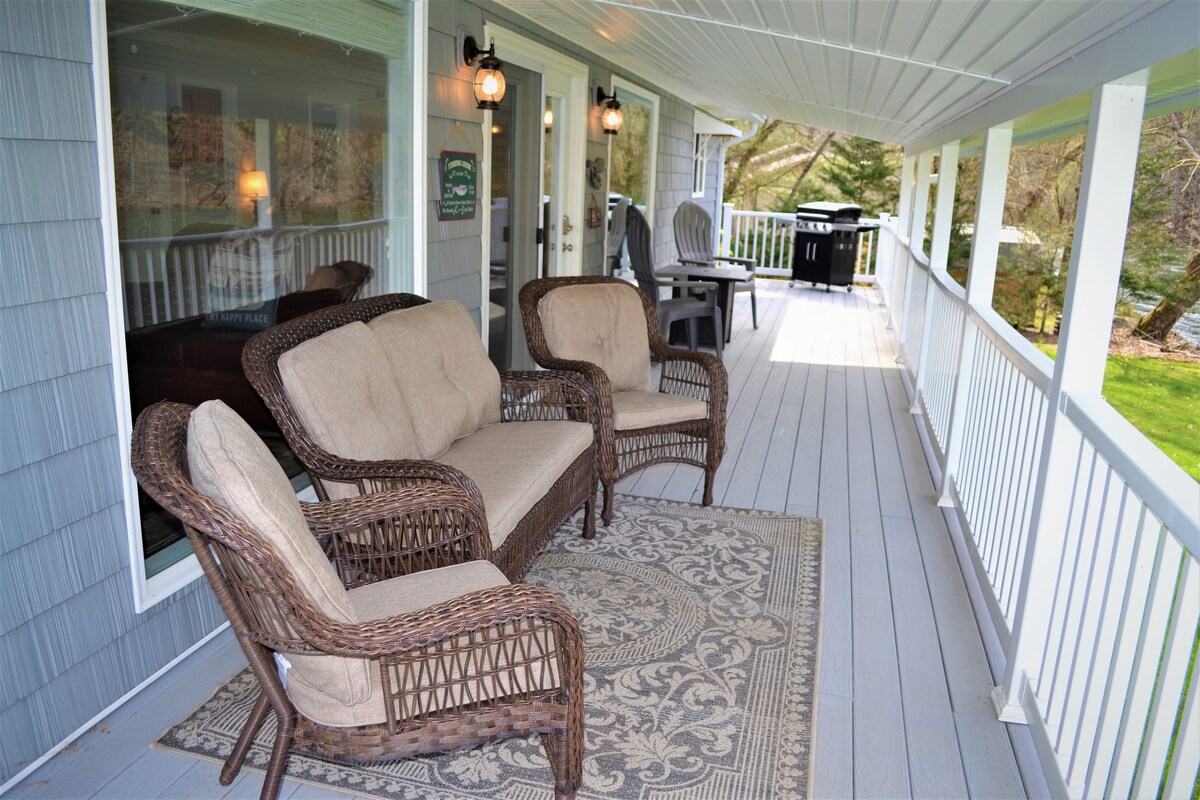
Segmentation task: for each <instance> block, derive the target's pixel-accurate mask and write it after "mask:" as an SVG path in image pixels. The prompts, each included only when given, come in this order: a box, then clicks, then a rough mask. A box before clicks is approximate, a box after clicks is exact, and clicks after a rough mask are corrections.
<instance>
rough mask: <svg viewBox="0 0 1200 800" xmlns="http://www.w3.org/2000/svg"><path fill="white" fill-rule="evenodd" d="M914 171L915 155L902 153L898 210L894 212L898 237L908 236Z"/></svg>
mask: <svg viewBox="0 0 1200 800" xmlns="http://www.w3.org/2000/svg"><path fill="white" fill-rule="evenodd" d="M916 169H917V157H916V155H915V154H912V153H909V152H908V151H907V150H906V151H904V161H903V162H902V163H901V164H900V208H899V210H898V211H897V212H896V216H897V218H899V220H900V225H899V227H897V228H896V232H897V233H898V234H899V235H900V236H907V235H908V227H909V225H910V224H911V217H910V216H909V214H910V213H911V211H912V192H913V183H914V182H915V173H916Z"/></svg>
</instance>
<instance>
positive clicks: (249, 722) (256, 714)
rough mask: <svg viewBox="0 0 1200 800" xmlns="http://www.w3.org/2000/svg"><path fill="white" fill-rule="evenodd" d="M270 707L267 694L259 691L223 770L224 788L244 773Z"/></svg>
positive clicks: (222, 782)
mask: <svg viewBox="0 0 1200 800" xmlns="http://www.w3.org/2000/svg"><path fill="white" fill-rule="evenodd" d="M270 707H271V699H270V698H269V697H267V693H266V692H263V691H259V693H258V699H257V700H255V701H254V708H253V709H252V710H251V711H250V716H249V718H247V719H246V724H245V725H243V726H242V732H241V733H240V734H238V740H237V742H236V743H235V744H234V745H233V752H231V753H230V754H229V758H227V759H225V766H223V767H222V768H221V777H220V778H219V780H220V782H221V785H222V786H228V785H229V784H231V783H233V779H234V778H236V777H237V776H238V773H239V772H241V771H242V764H243V763H245V761H246V754H247V753H249V752H250V746H251V745H253V744H254V737H255V736H257V735H258V731H259V729H260V728H262V724H263V720H265V719H266V718H267V711H268V710H269V709H270Z"/></svg>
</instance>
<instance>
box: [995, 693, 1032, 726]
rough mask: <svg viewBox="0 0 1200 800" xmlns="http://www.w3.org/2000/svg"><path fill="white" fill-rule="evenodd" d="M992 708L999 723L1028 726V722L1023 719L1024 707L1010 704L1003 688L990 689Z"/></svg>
mask: <svg viewBox="0 0 1200 800" xmlns="http://www.w3.org/2000/svg"><path fill="white" fill-rule="evenodd" d="M992 707H993V708H994V709H996V718H997V719H999V720H1000V721H1001V722H1012V723H1015V724H1017V725H1028V724H1029V720H1028V719H1026V718H1025V707H1024V706H1023V705H1021V704H1020V703H1010V702H1009V701H1008V693H1007V692H1005V691H1004V687H1003V686H993V687H992Z"/></svg>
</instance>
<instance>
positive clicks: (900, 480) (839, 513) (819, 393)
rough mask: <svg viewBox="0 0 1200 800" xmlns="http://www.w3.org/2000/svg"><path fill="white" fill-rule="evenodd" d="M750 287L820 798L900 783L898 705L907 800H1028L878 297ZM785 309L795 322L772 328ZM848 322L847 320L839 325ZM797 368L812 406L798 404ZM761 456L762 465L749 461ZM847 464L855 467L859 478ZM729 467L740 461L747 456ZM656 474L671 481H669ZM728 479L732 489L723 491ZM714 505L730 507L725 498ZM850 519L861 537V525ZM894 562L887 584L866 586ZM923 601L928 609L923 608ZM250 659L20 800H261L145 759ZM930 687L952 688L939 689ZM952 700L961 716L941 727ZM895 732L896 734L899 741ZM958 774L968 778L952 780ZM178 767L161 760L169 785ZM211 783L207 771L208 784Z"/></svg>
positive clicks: (738, 365)
mask: <svg viewBox="0 0 1200 800" xmlns="http://www.w3.org/2000/svg"><path fill="white" fill-rule="evenodd" d="M758 294H759V302H760V306H759V311H760V317H759V318H760V328H759V330H757V331H755V330H754V329H753V328H752V327H751V326H750V323H749V318H750V309H749V304H748V303H745V302H739V303H738V304H737V305H736V306H735V309H734V341H733V343H732V344H731V346H730V348H729V349H728V350H727V351H726V357H725V363H726V365H727V367H728V368H729V372H730V386H731V392H730V401H731V405H730V415H731V417H732V416H733V415H734V414H738V415H739V417H738V418H739V419H741V420H743V421H744V420H746V419H748V418H747V417H745V416H743V415H744V414H746V413H748V412H746V411H745V410H744V409H745V408H749V409H751V410H753V409H761V410H762V411H763V412H764V413H768V414H773V415H774V416H775V423H774V425H775V430H776V431H778V430H780V429H781V426H790V425H792V424H794V422H793V421H794V420H795V419H796V417H795V415H796V414H797V413H798V414H799V416H798V432H797V434H796V437H795V449H796V452H795V453H793V454H790V467H789V468H788V470H789V475H788V482H787V483H786V484H785V485H782V486H781V485H780V483H779V482H777V481H774V480H769V476H768V466H770V468H771V470H774V468H775V465H776V464H778V463H780V461H781V460H783V461H786V460H787V459H781V458H780V456H781V453H780V452H779V450H785V449H786V448H784V447H774V448H773V447H772V446H767V447H766V448H764V449H762V450H759V449H758V448H757V447H756V446H755V445H752V444H751V445H747V446H745V447H739V448H738V449H737V453H736V456H735V457H736V458H738V459H740V464H741V467H746V468H747V469H750V470H754V469H757V470H758V471H759V472H760V473H762V475H763V480H762V483H761V485H760V487H759V491H758V495H757V496H756V498H755V504H756V505H757V506H759V507H766V505H764V504H760V502H759V498H761V499H762V500H763V501H766V502H767V503H769V505H770V506H772V507H774V506H776V505H777V504H778V502H780V500H782V502H783V503H784V510H786V511H787V512H789V513H795V514H805V515H815V516H819V517H822V518H823V519H824V520H825V524H826V542H825V548H826V549H825V565H824V566H825V593H824V598H823V603H824V618H823V638H822V651H821V664H820V676H819V682H818V691H819V693H820V696H819V699H818V708H817V727H816V732H815V736H816V740H815V742H814V747H815V768H814V778H813V781H814V785H813V788H814V795H815V796H816V797H820V798H826V797H829V798H833V797H838V798H840V797H849V796H860V797H865V796H871V795H878V794H880V793H882V790H881V789H879V788H878V787H879V786H881V785H896V781H895V776H894V775H892V774H891V772H892V771H893V768H892V765H891V762H892V761H894V759H892V760H890V761H889V762H888V764H887V766H884V765H883V764H881V763H880V761H879V756H878V754H877V753H876V752H872V751H871V750H870V749H869V746H870V745H869V742H870V737H871V736H872V735H873V734H871V732H870V728H872V727H875V728H880V727H885V726H887V727H895V726H896V725H897V723H895V722H894V709H895V707H896V706H897V704H898V705H899V706H900V707H901V708H902V710H903V720H902V721H901V722H900V723H899V726H900V727H899V730H901V731H903V730H907V731H908V732H909V735H907V736H906V737H904V742H905V748H906V750H905V752H904V759H905V761H906V763H907V770H908V774H909V779H910V781H911V786H910V787H905V788H904V792H903V793H904V794H907V793H908V792H909V790H910V789H911V793H912V796H915V797H935V796H941V797H947V796H954V797H959V796H963V795H964V790H963V784H964V783H965V787H966V789H965V794H966V795H967V796H970V797H1012V796H1021V794H1022V792H1023V789H1022V786H1021V783H1020V775H1019V773H1018V771H1017V768H1016V763H1015V759H1014V757H1013V754H1012V743H1011V742H1010V741H1009V737H1008V735H1007V733H1006V729H1005V726H1004V725H1002V724H1001V723H999V722H997V721H996V719H995V714H994V712H993V711H992V710H991V704H990V700H989V698H988V696H987V692H988V690H990V687H991V684H992V680H993V677H992V675H991V673H990V671H989V669H988V665H987V661H986V658H985V655H984V651H983V646H982V640H981V637H980V634H979V631H978V628H977V627H976V622H975V618H974V615H973V614H972V613H971V609H970V606H969V605H968V603H969V600H968V597H967V594H966V590H965V586H964V584H963V577H962V574H961V572H960V571H959V566H958V562H957V559H956V557H955V553H954V550H953V546H952V543H951V541H950V539H949V532H948V530H947V527H946V521H945V518H944V517H943V514H942V512H941V511H940V510H939V509H938V508H937V507H936V506H935V505H934V503H933V490H934V487H933V483H932V480H931V478H930V474H929V469H928V466H927V465H926V463H925V460H924V454H923V451H922V449H921V445H920V441H919V439H918V438H917V430H916V425H915V420H914V418H913V417H912V415H911V414H909V413H908V410H907V409H908V401H907V398H906V396H905V393H904V389H903V386H902V384H901V382H900V379H899V373H898V372H897V370H896V368H895V365H894V360H893V359H894V350H893V348H892V345H891V342H890V340H889V339H888V334H887V332H886V331H885V330H884V326H883V317H882V314H881V313H880V311H879V309H880V306H879V305H878V300H877V296H876V295H875V294H874V292H873V291H870V290H868V291H865V292H864V291H860V290H859V289H857V288H856V290H855V292H854V293H853V294H849V295H848V294H846V293H844V292H834V293H831V294H828V295H827V294H825V293H824V292H813V291H811V290H809V289H808V288H807V287H803V288H801V287H797V288H795V289H792V290H790V291H789V290H788V289H787V284H786V282H777V281H760V282H759V288H758ZM784 315H787V316H788V319H789V320H791V322H790V323H788V322H783V321H782V320H781V319H780V317H783V316H784ZM850 320H853V324H847V323H848V322H849V321H850ZM797 330H801V331H811V333H812V338H811V340H810V341H800V342H797V341H794V340H793V341H789V338H790V337H795V336H796V331H797ZM802 335H803V334H801V336H802ZM850 340H853V341H850ZM772 357H775V358H777V359H779V360H778V361H775V362H772V363H770V364H769V365H768V364H760V363H757V362H759V361H762V362H770V361H771V358H772ZM789 358H790V359H791V361H788V360H787V359H789ZM764 366H767V367H768V369H772V370H774V369H778V370H785V374H786V379H785V381H784V384H783V387H784V388H783V390H782V392H779V391H777V390H775V389H772V386H773V384H772V380H773V379H769V377H768V374H767V373H764V372H761V370H762V369H763V367H764ZM756 372H757V373H758V374H759V377H758V378H755V373H756ZM802 376H803V393H802V396H801V397H796V396H793V395H792V390H793V388H794V387H795V386H797V385H798V382H799V381H801V379H802ZM752 379H753V382H752ZM771 391H774V392H775V398H776V402H777V403H778V404H779V407H778V408H777V409H768V408H767V406H768V405H769V404H768V403H767V402H766V401H765V399H764V395H765V394H766V393H767V392H771ZM797 405H798V406H799V409H798V412H797V409H796V408H794V407H795V406H797ZM751 416H753V414H752V415H751ZM745 430H746V431H747V434H746V436H745V437H744V438H749V437H750V436H751V435H753V431H751V430H750V427H749V426H747V427H746V428H745ZM788 435H790V434H788ZM773 444H774V442H772V445H773ZM773 450H774V452H773ZM756 454H757V457H758V458H759V459H760V460H761V463H759V464H758V465H757V466H747V465H748V464H750V463H751V461H752V460H753V458H754V457H755V455H756ZM868 459H870V464H869V465H867V464H865V462H866V460H868ZM852 465H855V466H859V465H861V468H860V469H858V470H857V471H856V472H852V471H851V466H852ZM731 466H732V467H735V468H738V469H740V467H739V465H738V464H737V463H734V464H732V465H731ZM652 469H653V470H656V471H657V472H658V473H659V474H651V475H649V476H648V478H649V480H647V481H646V482H645V483H641V481H640V478H641V477H643V475H642V474H641V473H639V475H635V476H631V478H629V479H627V480H626V481H622V482H621V484H620V486H621V490H622V491H627V490H632V493H634V494H641V493H643V492H640V491H638V489H639V488H645V487H648V486H650V485H651V482H653V483H654V484H655V485H656V486H659V487H661V489H660V490H659V491H660V492H661V495H662V496H668V497H672V498H673V499H693V500H697V501H698V500H699V494H700V491H701V489H702V485H703V482H702V473H701V471H700V470H698V469H695V468H691V467H683V466H674V467H673V466H670V465H664V466H663V467H656V468H652ZM645 472H646V473H650V472H651V470H646V471H645ZM860 473H861V474H860ZM773 474H774V473H773V472H772V475H773ZM664 476H669V477H666V478H665V483H664ZM731 487H734V484H733V482H732V481H730V482H728V483H727V484H726V489H727V490H728V489H730V488H731ZM764 487H766V488H764ZM901 490H902V492H903V494H902V495H901ZM781 492H782V493H783V497H782V498H781V497H780V496H779V495H780V493H781ZM727 493H728V494H730V496H732V494H733V492H727ZM681 495H682V496H681ZM867 496H871V497H873V500H872V501H871V503H869V504H866V506H865V507H864V508H860V507H859V506H860V505H861V503H860V499H861V498H862V497H867ZM717 502H718V503H721V502H722V497H721V496H720V495H718V497H717ZM852 504H853V505H852ZM876 520H877V521H876ZM852 521H853V522H854V523H855V525H856V526H862V527H863V529H864V530H866V531H867V532H868V533H867V535H860V534H859V530H858V527H854V528H852V526H851V523H852ZM852 530H854V531H855V532H854V534H853V535H852V534H851V531H852ZM870 537H874V538H870ZM880 541H882V543H883V547H882V549H881V548H880ZM852 548H853V549H854V552H852ZM881 558H882V559H885V563H881V562H880V559H881ZM852 566H853V567H854V568H852ZM885 567H886V573H887V575H886V579H885V580H882V582H880V580H879V579H878V577H872V575H875V576H878V574H879V571H880V570H881V569H883V568H885ZM922 593H924V595H925V597H926V601H925V605H923V604H922V603H921V600H920V598H921V596H922ZM885 608H886V614H887V615H888V616H889V618H890V624H891V625H892V626H893V633H892V637H893V639H894V641H893V643H892V644H891V645H890V647H891V648H892V649H893V650H894V655H893V659H894V661H895V664H894V665H893V666H892V669H893V670H894V671H896V672H897V673H898V675H899V680H898V683H897V682H893V683H892V684H891V689H890V690H889V691H890V692H892V694H893V696H892V697H889V698H886V699H885V700H883V701H882V702H883V703H884V704H885V705H886V706H888V707H890V708H891V709H892V711H890V712H888V713H889V714H890V715H891V717H892V718H893V721H891V722H889V721H888V720H887V719H886V718H885V716H884V715H883V714H874V713H872V711H873V707H874V705H875V704H876V703H877V702H878V701H877V700H876V698H878V697H880V696H881V694H880V693H878V692H876V693H874V694H872V689H873V688H874V687H868V686H866V685H864V681H863V680H862V679H863V678H864V677H865V676H866V675H869V674H870V673H871V672H872V671H873V670H876V669H879V668H880V663H879V662H881V661H883V660H884V659H885V658H886V652H887V650H888V646H887V645H885V646H883V647H882V648H881V647H879V646H878V645H877V644H876V643H873V642H867V641H865V640H866V639H869V638H871V633H872V631H873V630H874V626H876V625H877V624H878V623H877V622H876V621H874V620H872V619H870V618H864V615H865V614H867V613H868V612H869V611H871V609H877V610H878V612H877V613H884V611H883V609H885ZM930 615H932V626H931V625H930V621H929V617H930ZM855 641H857V642H858V646H854V643H855ZM241 665H242V656H241V653H240V650H239V649H238V648H237V645H236V644H235V643H234V642H233V639H232V636H230V635H229V634H228V633H224V634H222V635H221V636H219V637H217V639H216V640H214V642H212V643H210V644H209V645H206V647H205V648H202V649H201V651H199V652H198V654H197V655H195V656H193V657H192V658H190V659H188V660H187V661H185V662H184V663H183V664H181V665H180V666H179V667H177V668H176V669H175V670H172V671H171V672H170V673H168V674H167V675H166V676H164V677H163V678H162V679H160V680H159V681H158V682H156V683H155V684H154V685H152V686H151V687H150V688H148V689H147V690H146V691H145V692H143V693H142V694H141V695H139V696H138V697H136V698H135V699H134V700H132V701H131V702H130V703H129V704H127V705H126V706H124V707H123V708H122V709H120V710H118V711H117V712H115V713H114V714H113V715H111V716H110V718H109V719H107V720H105V723H104V724H105V725H108V726H109V732H108V733H107V734H102V733H100V732H98V731H93V732H91V733H89V734H87V735H86V736H85V738H84V739H82V740H80V741H79V742H77V743H76V744H75V745H74V746H72V748H70V752H64V753H62V754H60V755H59V756H57V757H56V758H55V759H53V760H51V762H50V763H49V764H48V765H46V766H45V767H43V768H42V769H41V770H39V771H38V772H36V773H34V774H33V775H31V776H30V777H29V778H28V779H27V782H26V784H27V785H26V788H24V789H21V790H17V792H16V793H13V794H12V795H11V796H13V797H39V798H47V797H89V796H92V794H93V793H94V792H95V791H96V790H97V789H99V788H100V787H99V786H98V785H97V777H96V776H97V775H98V776H99V777H100V778H102V779H103V780H102V783H112V781H114V779H116V778H117V777H118V776H122V778H121V779H122V781H123V782H122V783H121V784H119V785H122V786H123V785H126V783H125V782H129V784H130V785H133V784H136V783H137V777H138V774H139V772H140V771H141V770H143V769H146V770H152V771H153V772H154V774H155V775H158V776H159V777H157V778H154V777H152V776H151V777H148V778H147V785H148V784H149V783H153V784H154V785H155V786H156V787H159V788H158V789H157V790H156V794H157V796H161V797H164V798H165V797H169V796H170V794H168V793H167V790H168V789H169V788H170V789H171V791H180V792H183V793H185V794H187V793H188V792H191V791H192V789H191V787H192V786H193V783H192V782H193V781H195V785H197V786H198V787H199V788H200V789H201V792H200V794H201V795H203V796H210V797H212V796H223V795H224V794H225V793H226V792H228V793H229V794H228V796H229V798H238V797H254V796H257V793H258V789H259V787H261V775H260V774H258V773H246V774H244V775H243V776H241V777H240V778H239V779H238V781H237V782H235V783H234V785H233V786H231V787H228V788H224V787H219V786H218V785H217V783H216V777H217V774H218V771H219V767H218V765H215V764H208V763H201V762H196V761H191V762H190V765H189V766H188V767H187V769H186V771H185V772H181V773H178V774H174V776H173V777H172V778H171V780H170V781H169V782H167V783H165V784H164V783H163V781H162V778H163V772H162V770H163V765H164V764H168V763H170V762H169V761H164V760H162V759H163V758H164V757H165V758H170V759H179V758H180V757H179V756H175V755H172V754H167V753H160V752H157V751H155V752H156V756H154V757H152V759H151V760H143V759H142V758H140V756H143V755H144V754H146V753H147V748H148V745H149V742H150V741H151V740H152V739H153V738H156V737H157V736H158V734H159V732H161V731H162V730H163V729H165V728H166V727H168V726H169V725H171V724H173V723H174V722H176V721H178V720H179V719H180V718H182V717H183V716H184V715H185V714H186V713H187V712H188V711H190V710H191V709H192V708H193V707H194V706H196V705H197V704H199V702H201V701H202V700H203V699H204V698H205V697H207V696H208V695H209V694H210V693H211V692H212V691H213V690H214V689H215V688H216V687H217V686H218V685H219V684H220V683H221V682H222V681H223V680H224V679H225V678H226V677H227V676H228V675H229V674H230V673H231V672H233V671H235V670H236V669H237V668H238V667H240V666H241ZM884 666H886V665H884ZM921 670H925V671H924V672H922V671H921ZM860 673H863V674H862V675H860ZM856 676H857V679H856ZM938 680H941V681H943V682H944V684H945V686H944V688H943V690H942V693H941V694H940V695H939V693H938V691H937V686H936V684H937V681H938ZM946 704H948V705H949V707H950V709H951V713H950V718H949V723H948V721H947V715H946ZM856 716H857V718H856ZM947 724H950V725H953V729H952V730H953V733H954V737H955V741H953V742H950V743H947V741H946V740H947V730H948V728H947ZM880 735H882V734H880ZM887 736H889V737H892V740H893V741H895V740H896V732H895V731H890V732H888V733H887ZM939 758H940V759H941V760H940V761H938V760H936V759H939ZM956 769H957V770H959V771H960V773H961V777H960V778H959V780H960V781H961V782H962V783H956V782H955V779H954V771H955V770H956ZM97 770H99V771H98V772H97ZM873 772H882V773H883V774H882V775H875V774H872V773H873ZM171 774H172V773H170V769H169V768H168V772H167V776H170V775H171ZM206 777H207V778H209V779H210V780H209V783H208V784H207V786H206V784H205V779H206ZM39 778H49V779H50V780H51V782H50V784H49V785H48V786H37V787H31V786H29V785H28V783H29V782H30V781H37V780H38V779H39ZM176 781H178V783H177V784H176V783H175V782H176ZM101 785H102V784H101ZM113 785H114V786H116V785H117V784H113ZM139 785H140V784H139ZM171 787H173V788H171ZM946 787H948V788H946ZM50 790H53V791H50ZM897 791H898V792H899V789H897ZM329 795H330V790H328V789H320V788H316V787H312V786H308V785H304V784H297V783H295V782H293V781H286V782H285V783H284V787H283V792H282V793H281V797H283V798H287V799H288V800H308V799H309V798H319V797H327V796H329Z"/></svg>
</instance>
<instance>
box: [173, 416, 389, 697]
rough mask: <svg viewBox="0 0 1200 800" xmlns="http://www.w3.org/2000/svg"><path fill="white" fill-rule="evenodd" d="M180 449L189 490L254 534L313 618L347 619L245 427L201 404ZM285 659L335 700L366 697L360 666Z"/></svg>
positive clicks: (366, 678) (311, 543)
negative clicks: (308, 603)
mask: <svg viewBox="0 0 1200 800" xmlns="http://www.w3.org/2000/svg"><path fill="white" fill-rule="evenodd" d="M187 452H188V468H189V469H190V471H191V473H192V482H193V483H194V484H195V485H196V488H197V489H199V490H200V491H201V492H203V493H204V494H205V495H207V496H208V497H210V498H212V499H213V500H215V501H216V502H218V503H220V504H221V505H222V506H224V507H225V508H227V509H229V510H230V511H232V512H233V513H234V514H236V515H237V516H239V517H241V518H242V519H243V520H245V521H246V522H247V523H248V524H249V525H250V526H251V527H252V528H253V529H254V530H255V531H257V532H258V533H259V534H260V535H261V536H262V538H263V540H264V541H265V542H266V543H267V544H268V545H269V546H270V547H271V548H272V549H273V550H274V551H275V554H276V555H277V556H278V557H279V560H280V561H282V562H283V563H284V564H285V565H286V566H287V567H288V568H289V569H291V570H292V573H293V577H294V578H295V581H296V585H297V586H298V587H299V588H300V590H301V591H305V592H307V593H308V596H309V598H310V599H311V600H312V602H313V605H315V606H316V607H317V608H318V609H319V610H320V611H321V613H323V614H325V615H326V616H327V617H329V618H330V619H333V620H337V621H338V622H345V623H350V622H353V621H354V620H355V619H356V617H355V609H354V606H353V604H352V602H351V600H350V598H349V595H348V594H347V592H346V590H345V588H344V587H343V586H342V582H341V581H340V580H339V579H338V577H337V573H336V572H334V569H333V566H332V565H331V564H330V563H329V559H328V558H327V557H326V556H325V553H324V551H322V549H321V546H320V545H319V544H317V541H316V539H314V538H313V536H312V534H311V533H310V532H309V530H308V525H307V524H306V523H305V521H304V514H303V513H301V511H300V502H299V501H298V500H297V499H296V493H295V491H294V490H293V489H292V485H291V483H290V482H289V481H288V479H287V475H285V474H284V472H283V469H282V468H281V467H280V466H279V463H278V462H276V461H275V459H274V458H273V457H272V456H271V453H270V451H269V450H267V446H266V445H265V444H263V441H262V439H260V438H258V435H257V434H255V433H254V431H253V430H251V429H250V426H249V425H247V424H246V423H245V422H244V421H243V420H242V418H241V417H239V416H238V415H237V413H236V412H235V411H234V410H233V409H231V408H230V407H229V406H227V405H225V403H223V402H221V401H220V400H209V401H208V402H206V403H203V404H201V405H200V406H199V407H198V408H196V409H195V410H194V411H193V412H192V416H191V420H190V422H189V424H188V446H187ZM290 660H291V662H292V665H293V667H294V670H295V672H296V674H297V675H302V676H303V680H304V681H305V682H307V683H309V684H312V685H317V686H323V687H325V692H326V693H327V694H328V695H329V696H330V697H332V698H336V699H337V700H338V701H339V702H341V703H345V704H352V703H360V702H363V701H364V700H366V699H367V697H368V696H369V695H370V692H371V683H370V674H369V670H368V668H367V665H366V664H365V662H361V661H358V660H354V659H331V658H329V657H327V656H300V655H296V656H291V657H290Z"/></svg>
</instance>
